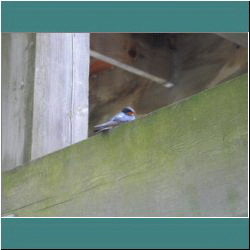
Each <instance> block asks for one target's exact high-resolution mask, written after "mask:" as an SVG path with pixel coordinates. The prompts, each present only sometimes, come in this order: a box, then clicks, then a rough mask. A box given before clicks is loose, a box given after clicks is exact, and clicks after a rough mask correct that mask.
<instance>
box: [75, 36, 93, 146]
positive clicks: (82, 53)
mask: <svg viewBox="0 0 250 250" xmlns="http://www.w3.org/2000/svg"><path fill="white" fill-rule="evenodd" d="M89 61H90V48H89V33H75V34H73V90H72V143H76V142H79V141H81V140H84V139H86V138H88V114H89V84H88V82H89Z"/></svg>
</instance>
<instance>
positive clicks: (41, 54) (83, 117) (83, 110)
mask: <svg viewBox="0 0 250 250" xmlns="http://www.w3.org/2000/svg"><path fill="white" fill-rule="evenodd" d="M88 69H89V34H72V33H46V34H45V33H39V34H37V48H36V73H35V91H34V116H33V138H32V139H33V140H32V159H36V158H38V157H40V156H43V155H45V154H48V153H51V152H53V151H56V150H59V149H61V148H64V147H66V146H69V145H71V144H72V143H75V142H77V141H80V140H83V139H86V138H87V131H88Z"/></svg>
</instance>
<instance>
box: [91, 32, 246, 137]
mask: <svg viewBox="0 0 250 250" xmlns="http://www.w3.org/2000/svg"><path fill="white" fill-rule="evenodd" d="M247 46H248V43H247V34H244V33H238V34H234V33H92V34H90V48H91V50H92V51H94V52H98V53H100V54H95V53H93V54H91V55H92V56H91V60H90V78H89V135H92V130H93V126H94V125H96V124H98V123H101V122H104V121H105V120H106V119H108V118H109V117H110V116H112V115H114V114H115V113H116V112H118V111H119V110H120V109H121V108H122V107H123V106H124V105H131V106H133V107H134V108H135V109H136V111H137V113H138V114H139V115H141V114H147V113H149V112H152V111H153V110H155V109H157V108H160V107H162V106H166V105H168V104H171V103H173V102H176V101H179V100H181V99H183V98H186V97H188V96H191V95H194V94H195V93H198V92H200V91H202V90H204V89H208V88H212V87H214V86H215V85H216V84H219V83H221V82H223V81H225V80H227V79H230V78H233V77H235V76H237V75H240V74H242V73H245V72H247V69H248V61H247V60H248V59H247V58H248V51H247ZM100 55H104V57H100ZM98 58H101V59H102V60H99V59H98ZM110 59H115V61H114V62H113V64H111V63H109V62H110ZM119 63H122V64H124V65H120V64H119ZM126 65H127V66H129V67H126ZM130 67H132V68H130ZM133 69H134V71H133ZM138 69H139V70H141V71H142V72H141V71H139V70H138ZM137 70H138V71H137ZM143 72H144V73H145V74H144V75H143ZM148 73H149V74H151V76H148V75H147V74H148ZM153 76H156V77H158V78H159V79H156V80H153Z"/></svg>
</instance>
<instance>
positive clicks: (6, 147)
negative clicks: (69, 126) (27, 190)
mask: <svg viewBox="0 0 250 250" xmlns="http://www.w3.org/2000/svg"><path fill="white" fill-rule="evenodd" d="M35 47H36V36H35V34H32V33H3V34H2V108H1V111H2V171H5V170H9V169H11V168H14V167H16V166H18V165H21V164H23V163H24V162H28V161H29V160H30V159H31V141H32V138H31V137H32V115H33V112H32V110H33V91H34V84H33V83H34V64H35Z"/></svg>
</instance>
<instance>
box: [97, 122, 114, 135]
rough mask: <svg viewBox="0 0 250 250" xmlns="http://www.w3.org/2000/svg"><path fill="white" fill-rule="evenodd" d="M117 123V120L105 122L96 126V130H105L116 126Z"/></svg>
mask: <svg viewBox="0 0 250 250" xmlns="http://www.w3.org/2000/svg"><path fill="white" fill-rule="evenodd" d="M115 125H117V122H114V121H109V122H105V123H103V124H100V125H96V126H94V132H95V133H97V132H101V131H103V130H108V129H111V128H112V127H114V126H115Z"/></svg>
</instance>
